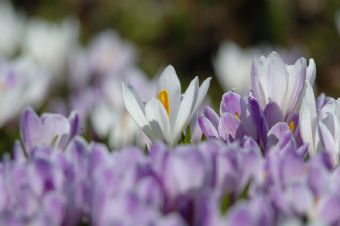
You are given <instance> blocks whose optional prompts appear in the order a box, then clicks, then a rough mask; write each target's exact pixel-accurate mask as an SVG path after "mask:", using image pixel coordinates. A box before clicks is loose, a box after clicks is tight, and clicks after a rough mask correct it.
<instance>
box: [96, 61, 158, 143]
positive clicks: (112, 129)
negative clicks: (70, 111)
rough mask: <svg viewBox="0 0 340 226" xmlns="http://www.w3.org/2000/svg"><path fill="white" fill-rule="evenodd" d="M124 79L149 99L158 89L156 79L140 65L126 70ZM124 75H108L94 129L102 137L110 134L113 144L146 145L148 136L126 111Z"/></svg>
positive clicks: (98, 106)
mask: <svg viewBox="0 0 340 226" xmlns="http://www.w3.org/2000/svg"><path fill="white" fill-rule="evenodd" d="M123 75H124V76H123V77H124V81H127V82H129V83H130V84H132V85H133V86H134V87H135V88H136V89H137V90H138V92H139V93H140V94H141V95H142V96H143V98H149V97H151V95H152V94H153V93H154V92H155V90H156V87H155V85H154V83H153V81H149V80H148V79H147V77H146V76H145V75H144V74H143V73H142V72H141V71H140V70H138V69H136V68H128V69H126V70H125V72H124V73H123ZM121 82H122V80H121V79H120V78H117V77H114V76H111V77H107V79H106V80H105V82H104V83H103V86H102V91H103V97H101V98H100V100H98V102H99V103H97V106H96V107H95V108H94V110H93V111H92V113H91V120H92V125H93V127H94V130H95V131H96V133H97V135H98V136H100V137H109V143H110V146H111V147H113V148H121V147H124V146H127V145H131V144H137V145H139V146H142V145H144V144H145V135H144V134H143V132H142V130H141V129H140V128H139V127H138V125H137V124H136V123H135V122H134V120H133V119H132V118H131V116H130V114H129V113H128V112H127V111H126V109H125V106H124V102H123V98H122V93H121V89H120V88H121Z"/></svg>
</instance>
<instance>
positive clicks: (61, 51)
mask: <svg viewBox="0 0 340 226" xmlns="http://www.w3.org/2000/svg"><path fill="white" fill-rule="evenodd" d="M78 30H79V25H78V22H77V21H75V20H72V19H67V20H64V21H63V22H62V23H60V24H53V23H49V22H47V21H45V20H42V19H33V20H31V21H30V23H28V25H27V30H26V35H25V38H24V41H23V52H24V54H26V55H28V56H30V57H32V59H34V60H36V61H37V62H38V63H39V64H41V65H43V66H44V67H46V68H48V69H49V70H51V72H53V73H54V75H59V74H60V73H61V72H62V71H63V69H64V68H65V66H66V61H67V57H68V55H69V53H71V51H72V50H73V48H74V47H75V46H76V41H77V38H78ZM60 79H61V78H58V79H57V80H60Z"/></svg>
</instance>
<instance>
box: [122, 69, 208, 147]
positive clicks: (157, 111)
mask: <svg viewBox="0 0 340 226" xmlns="http://www.w3.org/2000/svg"><path fill="white" fill-rule="evenodd" d="M198 83H199V82H198V78H197V77H196V78H195V79H194V80H192V81H191V83H190V85H189V87H188V89H187V90H186V92H185V93H184V94H183V97H182V96H181V95H182V94H181V84H180V82H179V79H178V77H177V74H176V72H175V69H174V68H173V67H172V66H168V67H167V68H166V69H165V70H164V71H163V73H162V74H161V76H160V78H159V83H158V91H157V98H152V99H151V100H149V101H148V102H147V103H146V104H144V103H143V102H142V100H141V98H140V97H139V96H138V94H137V93H136V91H135V89H134V88H133V87H132V86H131V85H125V84H122V93H123V99H124V103H125V106H126V109H127V111H128V112H129V113H130V115H131V116H132V118H133V119H134V120H135V121H136V123H137V124H138V126H139V127H140V128H142V129H143V131H144V133H145V134H146V135H147V136H148V137H149V138H150V139H151V141H155V140H159V139H163V140H165V141H166V142H167V143H168V144H169V145H171V146H173V145H174V144H175V143H177V142H178V140H179V139H180V136H181V134H182V132H183V130H184V129H185V128H186V126H187V125H188V124H189V122H190V120H191V118H192V117H193V115H194V114H195V113H196V111H197V109H198V107H199V106H200V104H201V103H202V101H203V100H204V97H205V96H206V94H207V91H208V88H209V84H210V78H208V79H206V80H205V81H204V82H203V83H202V85H201V87H199V84H198Z"/></svg>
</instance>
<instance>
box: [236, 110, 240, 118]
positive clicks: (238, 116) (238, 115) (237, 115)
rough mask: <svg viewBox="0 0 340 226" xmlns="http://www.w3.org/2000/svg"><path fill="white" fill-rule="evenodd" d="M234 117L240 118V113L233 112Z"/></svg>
mask: <svg viewBox="0 0 340 226" xmlns="http://www.w3.org/2000/svg"><path fill="white" fill-rule="evenodd" d="M235 118H237V119H238V120H240V114H239V113H238V112H235Z"/></svg>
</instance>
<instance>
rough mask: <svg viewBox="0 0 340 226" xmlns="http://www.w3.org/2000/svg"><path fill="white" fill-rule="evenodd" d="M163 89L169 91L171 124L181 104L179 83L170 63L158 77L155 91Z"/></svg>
mask: <svg viewBox="0 0 340 226" xmlns="http://www.w3.org/2000/svg"><path fill="white" fill-rule="evenodd" d="M163 89H165V90H167V91H168V93H169V102H170V124H171V125H173V124H174V123H175V120H176V116H177V112H178V108H179V106H180V104H181V83H180V81H179V79H178V76H177V74H176V71H175V69H174V67H173V66H172V65H169V66H167V67H166V68H165V69H164V71H163V72H162V74H161V76H160V78H159V81H158V89H157V92H159V91H161V90H163Z"/></svg>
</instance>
